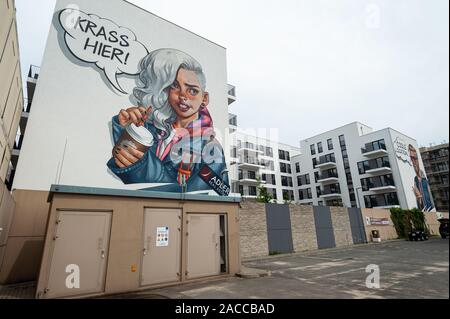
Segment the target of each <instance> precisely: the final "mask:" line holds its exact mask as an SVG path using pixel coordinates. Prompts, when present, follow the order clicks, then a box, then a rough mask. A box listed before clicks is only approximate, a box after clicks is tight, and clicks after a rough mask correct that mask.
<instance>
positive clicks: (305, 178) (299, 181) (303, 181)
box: [297, 174, 311, 186]
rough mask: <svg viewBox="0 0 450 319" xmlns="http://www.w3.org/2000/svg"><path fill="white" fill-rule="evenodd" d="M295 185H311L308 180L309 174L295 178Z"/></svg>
mask: <svg viewBox="0 0 450 319" xmlns="http://www.w3.org/2000/svg"><path fill="white" fill-rule="evenodd" d="M297 184H298V186H302V185H309V184H311V181H310V179H309V174H305V175H300V176H297Z"/></svg>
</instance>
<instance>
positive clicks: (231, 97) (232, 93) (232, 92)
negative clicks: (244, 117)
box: [228, 84, 236, 105]
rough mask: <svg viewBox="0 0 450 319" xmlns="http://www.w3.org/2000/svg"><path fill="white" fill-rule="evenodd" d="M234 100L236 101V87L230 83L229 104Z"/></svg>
mask: <svg viewBox="0 0 450 319" xmlns="http://www.w3.org/2000/svg"><path fill="white" fill-rule="evenodd" d="M234 102H236V87H235V86H234V85H231V84H228V105H231V104H233V103H234Z"/></svg>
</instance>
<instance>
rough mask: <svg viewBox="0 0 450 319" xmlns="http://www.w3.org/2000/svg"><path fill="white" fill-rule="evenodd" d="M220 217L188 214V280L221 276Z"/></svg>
mask: <svg viewBox="0 0 450 319" xmlns="http://www.w3.org/2000/svg"><path fill="white" fill-rule="evenodd" d="M220 235H221V234H220V216H219V215H214V214H188V220H187V278H189V279H190V278H198V277H207V276H214V275H218V274H220Z"/></svg>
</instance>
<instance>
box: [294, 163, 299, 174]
mask: <svg viewBox="0 0 450 319" xmlns="http://www.w3.org/2000/svg"><path fill="white" fill-rule="evenodd" d="M295 172H296V173H300V163H295Z"/></svg>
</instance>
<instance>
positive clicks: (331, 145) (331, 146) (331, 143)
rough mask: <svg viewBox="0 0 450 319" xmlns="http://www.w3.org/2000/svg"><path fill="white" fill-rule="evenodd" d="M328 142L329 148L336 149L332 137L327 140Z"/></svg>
mask: <svg viewBox="0 0 450 319" xmlns="http://www.w3.org/2000/svg"><path fill="white" fill-rule="evenodd" d="M327 144H328V150H329V151H331V150H333V149H334V146H333V140H332V139H331V138H330V139H329V140H327Z"/></svg>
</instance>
